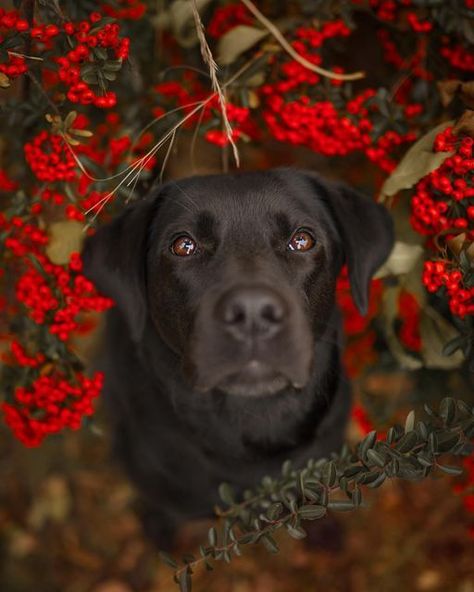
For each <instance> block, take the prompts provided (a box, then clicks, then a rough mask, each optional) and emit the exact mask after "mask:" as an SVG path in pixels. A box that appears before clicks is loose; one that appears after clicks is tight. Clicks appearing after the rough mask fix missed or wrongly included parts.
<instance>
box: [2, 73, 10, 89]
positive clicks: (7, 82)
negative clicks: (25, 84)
mask: <svg viewBox="0 0 474 592" xmlns="http://www.w3.org/2000/svg"><path fill="white" fill-rule="evenodd" d="M10 84H11V82H10V78H8V76H7V75H6V74H4V73H3V72H0V88H8V87H9V86H10Z"/></svg>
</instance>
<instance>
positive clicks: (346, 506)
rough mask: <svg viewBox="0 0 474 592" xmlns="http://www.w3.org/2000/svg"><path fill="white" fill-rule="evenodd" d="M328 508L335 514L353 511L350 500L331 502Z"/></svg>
mask: <svg viewBox="0 0 474 592" xmlns="http://www.w3.org/2000/svg"><path fill="white" fill-rule="evenodd" d="M328 508H329V509H330V510H335V511H336V512H348V511H349V510H353V509H354V504H353V503H352V501H350V500H332V501H330V502H329V503H328Z"/></svg>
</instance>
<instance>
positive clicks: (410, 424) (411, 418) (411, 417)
mask: <svg viewBox="0 0 474 592" xmlns="http://www.w3.org/2000/svg"><path fill="white" fill-rule="evenodd" d="M414 427H415V411H414V410H413V409H412V410H411V411H410V413H409V414H408V415H407V418H406V421H405V434H407V433H408V432H411V431H413V429H414Z"/></svg>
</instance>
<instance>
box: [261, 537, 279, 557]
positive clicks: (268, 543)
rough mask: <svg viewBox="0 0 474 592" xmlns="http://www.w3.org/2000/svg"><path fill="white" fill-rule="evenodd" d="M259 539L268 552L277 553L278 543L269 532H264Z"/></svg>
mask: <svg viewBox="0 0 474 592" xmlns="http://www.w3.org/2000/svg"><path fill="white" fill-rule="evenodd" d="M260 540H261V541H262V543H263V546H264V547H265V549H266V550H267V551H268V552H269V553H273V554H275V553H278V551H279V550H280V549H279V548H278V545H277V543H276V541H275V539H274V538H273V537H272V536H271V535H269V534H264V535H263V536H262V537H261V538H260Z"/></svg>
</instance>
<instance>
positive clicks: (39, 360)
mask: <svg viewBox="0 0 474 592" xmlns="http://www.w3.org/2000/svg"><path fill="white" fill-rule="evenodd" d="M10 350H11V355H12V358H13V361H14V362H15V363H16V364H18V365H19V366H23V367H26V368H37V367H38V366H40V365H41V364H43V363H44V361H45V359H46V358H45V356H44V354H42V353H41V352H39V353H37V354H35V355H34V356H30V355H28V354H27V353H26V351H25V349H24V347H23V346H22V345H21V343H19V342H18V341H17V340H16V339H14V340H13V341H12V342H11V343H10Z"/></svg>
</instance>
